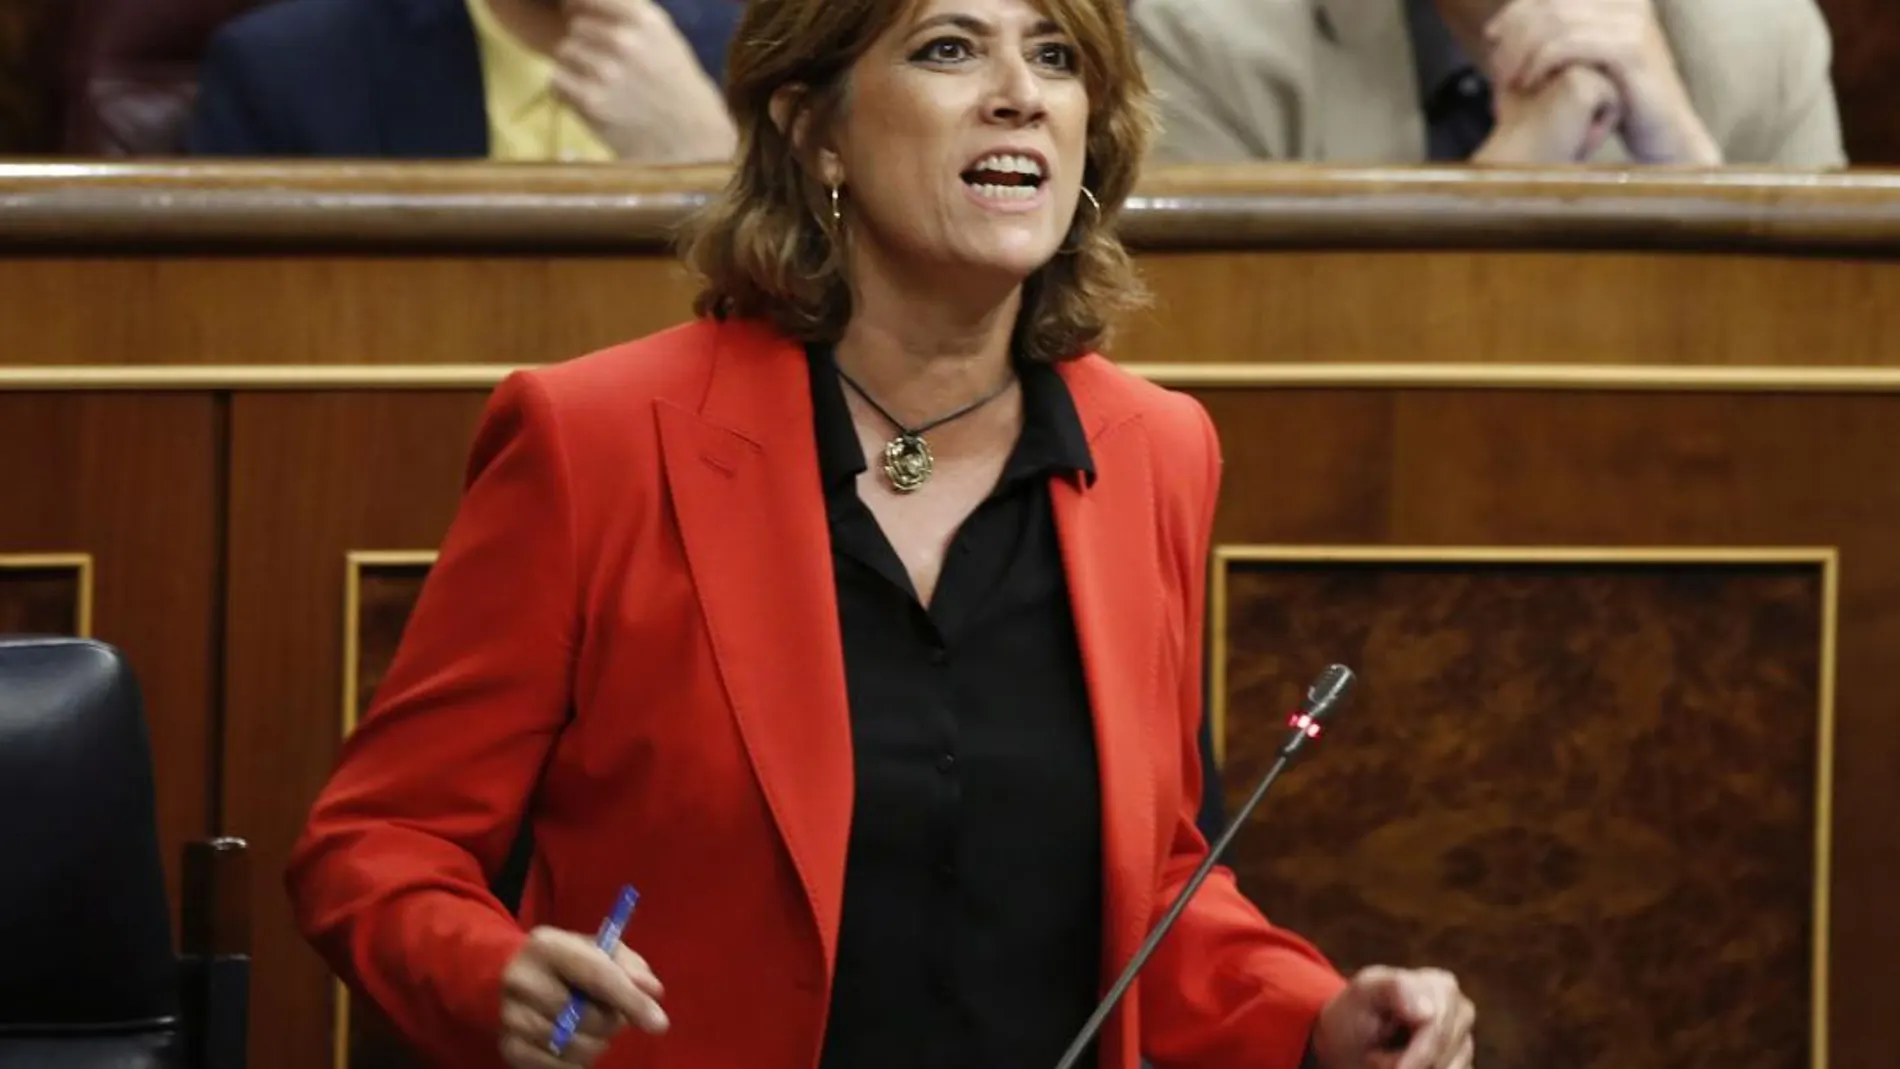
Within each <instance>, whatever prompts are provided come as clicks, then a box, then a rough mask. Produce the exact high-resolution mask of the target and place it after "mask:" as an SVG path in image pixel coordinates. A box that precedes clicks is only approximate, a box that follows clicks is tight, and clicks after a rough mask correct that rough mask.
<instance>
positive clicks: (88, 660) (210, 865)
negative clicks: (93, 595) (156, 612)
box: [0, 637, 249, 1069]
mask: <svg viewBox="0 0 1900 1069" xmlns="http://www.w3.org/2000/svg"><path fill="white" fill-rule="evenodd" d="M0 858H5V859H6V861H5V864H4V875H0V1069H15V1067H19V1069H29V1067H30V1069H241V1067H242V1065H243V1061H244V1044H245V1039H246V1036H245V1020H246V1016H247V1014H246V1009H245V1003H246V1000H247V997H248V991H249V958H248V954H247V952H246V950H247V948H246V946H245V943H246V941H247V940H246V928H247V919H246V915H245V911H244V909H243V904H244V902H245V875H246V874H245V872H244V860H245V852H244V844H243V843H242V842H241V841H238V840H235V839H214V840H208V841H205V842H200V843H193V844H192V845H191V847H190V848H189V850H188V851H187V855H186V857H185V859H184V860H185V866H184V879H183V882H184V889H183V890H184V902H183V905H184V909H183V910H182V915H181V920H182V925H181V928H182V932H183V938H182V939H181V941H180V942H181V944H182V947H183V952H182V953H181V952H179V951H178V950H175V949H174V947H173V942H172V925H171V908H170V903H169V902H168V901H167V898H166V890H165V872H164V865H163V859H162V856H161V854H160V848H159V841H158V829H157V824H156V820H155V815H154V804H153V775H152V762H151V746H150V742H149V740H148V737H147V732H146V726H145V712H144V708H143V703H142V701H141V699H140V696H139V690H138V684H137V682H136V681H135V679H134V678H133V674H132V672H131V670H130V669H129V668H128V667H127V665H126V662H125V659H124V658H123V657H122V656H121V655H120V654H119V652H118V651H117V650H115V649H113V648H112V647H110V646H107V645H105V644H103V643H99V642H93V641H89V640H85V639H75V638H32V637H28V638H4V637H0Z"/></svg>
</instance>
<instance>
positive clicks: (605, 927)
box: [548, 885, 640, 1058]
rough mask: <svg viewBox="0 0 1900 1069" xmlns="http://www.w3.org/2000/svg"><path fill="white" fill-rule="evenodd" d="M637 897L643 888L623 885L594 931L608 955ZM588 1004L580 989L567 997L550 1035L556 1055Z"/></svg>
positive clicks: (631, 912) (579, 1023)
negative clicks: (565, 1004) (612, 908)
mask: <svg viewBox="0 0 1900 1069" xmlns="http://www.w3.org/2000/svg"><path fill="white" fill-rule="evenodd" d="M638 901H640V892H638V891H636V890H634V889H633V887H632V886H631V885H628V886H625V887H622V888H621V889H620V900H619V901H617V902H615V903H614V911H613V912H612V913H609V914H607V919H606V920H604V921H601V922H600V931H598V932H596V933H595V934H594V945H595V946H597V947H599V948H600V949H601V950H602V951H604V952H605V953H607V954H608V955H609V956H611V955H612V954H613V952H614V946H615V945H616V944H618V943H619V942H620V933H621V932H623V931H625V930H626V927H627V921H628V920H630V919H632V917H633V906H634V903H636V902H638ZM586 1008H587V1000H586V999H584V998H582V997H581V995H580V992H578V991H577V992H575V993H574V994H573V995H570V996H569V997H568V1000H567V1008H566V1009H563V1010H562V1011H561V1016H560V1018H559V1019H557V1020H556V1021H555V1022H554V1034H553V1035H552V1036H549V1037H548V1050H549V1051H550V1052H551V1053H553V1055H554V1056H555V1057H557V1058H558V1057H560V1056H561V1052H562V1051H565V1050H566V1049H567V1045H568V1044H569V1043H571V1042H573V1040H574V1030H575V1029H576V1028H579V1027H580V1026H581V1013H582V1012H583V1011H584V1010H586Z"/></svg>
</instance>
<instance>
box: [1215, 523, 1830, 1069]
mask: <svg viewBox="0 0 1900 1069" xmlns="http://www.w3.org/2000/svg"><path fill="white" fill-rule="evenodd" d="M1248 563H1255V564H1280V565H1284V564H1308V565H1311V564H1342V565H1353V564H1434V565H1437V564H1470V565H1474V566H1485V565H1509V564H1551V565H1600V566H1604V567H1614V566H1620V565H1657V564H1678V565H1684V566H1687V567H1721V566H1737V567H1748V566H1758V567H1769V566H1775V565H1806V566H1809V567H1813V568H1817V569H1819V570H1820V573H1821V636H1820V642H1821V651H1820V652H1821V657H1820V674H1821V678H1820V680H1819V683H1818V686H1817V687H1816V696H1817V705H1818V708H1817V709H1816V717H1817V723H1816V726H1815V751H1816V752H1815V777H1814V792H1815V796H1814V888H1813V892H1812V897H1813V904H1812V911H1813V912H1812V925H1813V935H1812V939H1813V945H1812V946H1811V948H1810V951H1811V955H1812V957H1811V959H1810V973H1811V974H1810V976H1809V987H1810V991H1811V994H1812V998H1811V1000H1810V1006H1809V1014H1810V1017H1809V1025H1808V1032H1809V1037H1808V1042H1809V1051H1810V1055H1811V1057H1810V1060H1809V1069H1827V1065H1828V1031H1827V1029H1828V1013H1827V1008H1828V939H1829V927H1828V924H1829V902H1828V898H1829V895H1830V893H1831V891H1832V888H1833V870H1832V865H1833V836H1834V687H1835V663H1836V647H1837V643H1838V627H1839V616H1840V552H1839V551H1838V550H1837V549H1834V548H1832V547H1825V546H1822V547H1799V546H1797V547H1744V546H1734V547H1707V548H1703V547H1679V546H1668V547H1607V546H1548V547H1546V546H1366V545H1261V544H1225V545H1219V546H1216V547H1215V548H1214V553H1213V569H1212V571H1213V581H1212V583H1211V589H1210V591H1209V595H1208V612H1207V619H1208V622H1209V630H1210V631H1211V633H1212V634H1211V651H1210V655H1209V656H1210V661H1211V664H1210V669H1211V670H1210V672H1209V686H1210V688H1211V689H1212V694H1211V695H1210V696H1209V697H1210V699H1211V700H1210V702H1209V712H1208V718H1209V720H1210V721H1211V725H1210V727H1211V730H1212V731H1213V735H1214V757H1215V761H1216V762H1217V763H1219V762H1222V761H1224V760H1225V759H1226V742H1227V739H1226V735H1227V732H1226V726H1227V657H1228V650H1227V575H1228V571H1229V569H1230V568H1231V567H1232V566H1233V565H1235V564H1248Z"/></svg>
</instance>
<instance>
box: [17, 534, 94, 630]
mask: <svg viewBox="0 0 1900 1069" xmlns="http://www.w3.org/2000/svg"><path fill="white" fill-rule="evenodd" d="M52 571H70V572H72V573H73V574H74V575H75V576H77V577H78V579H79V589H78V590H77V591H75V592H74V593H73V621H74V623H75V625H76V627H75V630H76V631H77V632H78V633H77V634H76V635H75V636H74V637H75V638H91V637H92V603H93V593H92V589H93V587H92V584H93V578H92V577H93V562H92V554H90V553H0V572H52Z"/></svg>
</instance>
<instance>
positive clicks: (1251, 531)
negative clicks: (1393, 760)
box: [1199, 390, 1900, 1069]
mask: <svg viewBox="0 0 1900 1069" xmlns="http://www.w3.org/2000/svg"><path fill="white" fill-rule="evenodd" d="M1199 396H1200V397H1201V399H1202V400H1203V401H1204V402H1205V403H1206V404H1207V405H1208V406H1209V409H1210V411H1211V412H1212V413H1213V416H1214V418H1215V421H1216V423H1217V425H1218V426H1219V428H1220V431H1221V434H1222V440H1223V446H1224V450H1225V455H1226V460H1227V468H1226V482H1225V490H1224V492H1223V495H1222V499H1221V511H1220V516H1219V520H1218V525H1217V533H1216V537H1217V539H1218V540H1219V541H1221V542H1224V543H1262V544H1282V545H1287V544H1313V545H1371V546H1378V545H1405V546H1421V545H1422V546H1431V545H1438V546H1469V545H1476V546H1485V545H1498V546H1552V545H1555V546H1577V545H1584V546H1591V545H1604V546H1683V547H1688V546H1834V547H1838V549H1839V552H1840V556H1841V570H1840V590H1839V605H1840V635H1839V642H1838V647H1837V649H1838V662H1837V679H1838V691H1837V693H1836V699H1835V703H1836V710H1835V711H1836V731H1837V736H1836V747H1835V754H1836V757H1835V766H1834V786H1835V805H1834V809H1833V817H1834V820H1833V825H1834V827H1833V849H1834V854H1833V857H1834V867H1833V888H1832V894H1831V902H1832V910H1831V913H1830V919H1831V940H1830V943H1831V946H1830V970H1829V977H1830V984H1829V1000H1828V1001H1829V1013H1830V1020H1831V1027H1830V1031H1829V1042H1830V1046H1829V1060H1830V1064H1831V1065H1833V1066H1836V1067H1839V1069H1858V1067H1860V1066H1871V1065H1885V1064H1888V1063H1889V1062H1890V1061H1891V1054H1892V1046H1891V1037H1890V1035H1889V1026H1888V1023H1887V1022H1888V1021H1889V1019H1890V1017H1891V1006H1890V993H1891V992H1892V991H1894V990H1896V989H1900V926H1896V925H1895V924H1894V923H1893V920H1892V917H1893V889H1894V888H1895V887H1900V836H1895V835H1894V833H1893V817H1892V814H1893V813H1894V812H1895V811H1896V808H1900V795H1896V784H1900V718H1896V717H1894V715H1893V710H1895V709H1900V662H1897V661H1896V660H1895V657H1894V651H1895V650H1900V538H1896V537H1895V536H1894V532H1895V531H1897V530H1900V448H1896V443H1897V442H1900V430H1897V429H1896V428H1900V397H1895V396H1827V395H1809V396H1785V395H1784V396H1770V395H1752V394H1668V393H1652V394H1623V393H1591V392H1540V391H1484V390H1423V391H1404V390H1364V391H1347V390H1218V391H1206V392H1203V393H1201V394H1199ZM1353 715H1355V716H1361V715H1363V714H1353ZM1341 730H1342V731H1345V730H1348V729H1347V728H1345V727H1343V726H1342V729H1341ZM1336 741H1337V740H1336ZM1334 756H1336V755H1334ZM1332 759H1333V757H1332V756H1327V757H1322V758H1321V759H1320V760H1326V761H1330V760H1332ZM1317 764H1318V761H1316V762H1315V767H1317ZM1280 804H1281V803H1276V809H1275V812H1276V813H1278V812H1282V811H1283V810H1281V809H1280V808H1278V806H1279V805H1280ZM1273 826H1274V827H1279V826H1280V825H1277V824H1276V825H1273ZM1636 964H1641V963H1640V962H1639V963H1633V965H1636Z"/></svg>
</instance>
